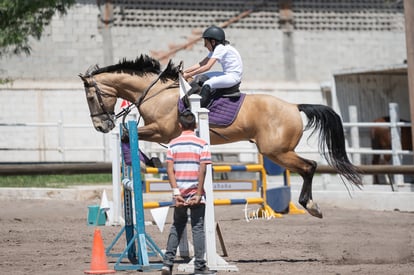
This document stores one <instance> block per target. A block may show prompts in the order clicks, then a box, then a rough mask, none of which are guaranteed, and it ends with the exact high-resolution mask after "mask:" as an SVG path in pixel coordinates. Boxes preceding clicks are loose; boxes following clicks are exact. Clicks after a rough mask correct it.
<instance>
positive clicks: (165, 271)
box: [161, 265, 172, 275]
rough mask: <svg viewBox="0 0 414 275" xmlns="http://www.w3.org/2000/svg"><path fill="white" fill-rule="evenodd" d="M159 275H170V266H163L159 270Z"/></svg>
mask: <svg viewBox="0 0 414 275" xmlns="http://www.w3.org/2000/svg"><path fill="white" fill-rule="evenodd" d="M161 275H172V266H166V265H164V266H163V267H162V268H161Z"/></svg>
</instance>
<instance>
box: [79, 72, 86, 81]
mask: <svg viewBox="0 0 414 275" xmlns="http://www.w3.org/2000/svg"><path fill="white" fill-rule="evenodd" d="M78 76H79V77H80V78H81V79H82V81H83V82H86V78H85V76H84V75H83V74H78Z"/></svg>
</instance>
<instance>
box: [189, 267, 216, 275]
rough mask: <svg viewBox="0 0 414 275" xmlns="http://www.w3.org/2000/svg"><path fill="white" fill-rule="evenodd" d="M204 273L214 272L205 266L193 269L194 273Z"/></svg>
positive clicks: (196, 274) (200, 274)
mask: <svg viewBox="0 0 414 275" xmlns="http://www.w3.org/2000/svg"><path fill="white" fill-rule="evenodd" d="M206 274H216V272H215V271H213V270H210V269H208V268H207V267H205V268H203V269H194V275H206Z"/></svg>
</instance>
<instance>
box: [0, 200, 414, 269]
mask: <svg viewBox="0 0 414 275" xmlns="http://www.w3.org/2000/svg"><path fill="white" fill-rule="evenodd" d="M93 203H94V202H91V201H58V200H0V236H1V237H0V243H1V246H0V247H1V249H0V274H14V275H19V274H44V275H47V274H68V275H71V274H83V273H84V270H88V269H90V262H91V251H92V242H93V236H94V232H95V229H96V227H94V226H87V218H86V217H87V212H88V208H87V206H88V205H90V204H93ZM320 206H321V208H322V210H323V212H324V218H323V219H317V218H314V217H311V216H310V215H308V214H304V215H284V217H283V218H278V219H272V220H254V221H251V222H247V221H246V220H245V219H244V211H243V209H244V206H242V205H235V206H218V207H216V210H215V213H216V220H217V221H218V222H219V224H220V227H221V230H222V233H223V237H224V242H225V246H226V248H227V251H228V254H229V255H228V256H227V257H224V259H225V260H226V261H227V262H228V263H229V264H230V265H235V266H237V268H238V269H239V272H225V271H220V272H218V273H217V274H225V273H226V274H228V273H233V274H301V273H302V274H303V273H305V274H413V272H414V213H407V212H399V211H392V212H391V211H390V212H386V211H385V212H384V211H370V210H361V211H357V210H344V209H339V208H333V207H329V206H328V205H320ZM170 212H171V211H170ZM145 220H151V216H150V214H149V212H148V210H146V217H145ZM170 224H171V215H169V217H168V219H167V224H166V229H165V230H164V232H163V233H161V232H159V230H158V228H157V226H155V225H148V226H147V227H146V231H147V233H148V234H149V235H150V236H151V237H152V238H153V239H154V241H155V243H156V244H157V245H158V246H159V247H160V248H161V249H163V248H164V246H165V244H166V239H167V236H168V229H169V226H170ZM99 229H100V230H101V232H102V236H103V240H104V243H105V247H107V246H108V245H109V244H110V243H111V242H112V240H114V238H115V236H116V235H117V234H118V233H119V232H120V231H121V229H122V227H121V226H101V227H99ZM119 243H120V244H119V245H120V246H121V247H122V246H123V245H125V238H124V236H122V238H121V241H119ZM217 248H218V253H219V254H221V253H222V250H221V247H220V244H219V243H218V244H217ZM121 249H122V248H121ZM116 260H117V259H116V258H112V257H108V264H109V267H110V268H113V266H114V263H115V262H116ZM151 260H154V261H157V260H158V259H157V258H154V259H153V258H151ZM136 273H138V272H137V271H117V274H136ZM159 273H160V272H159V271H151V272H145V274H159ZM174 274H186V273H184V272H179V271H177V266H175V267H174ZM187 274H188V273H187Z"/></svg>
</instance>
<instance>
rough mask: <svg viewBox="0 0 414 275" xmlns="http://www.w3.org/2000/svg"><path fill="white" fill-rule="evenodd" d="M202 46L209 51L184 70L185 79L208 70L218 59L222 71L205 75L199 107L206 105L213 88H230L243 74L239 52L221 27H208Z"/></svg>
mask: <svg viewBox="0 0 414 275" xmlns="http://www.w3.org/2000/svg"><path fill="white" fill-rule="evenodd" d="M203 38H204V47H206V48H207V49H208V51H209V54H208V55H207V57H205V58H204V59H203V60H202V61H200V62H199V63H197V64H195V65H193V66H191V67H190V68H188V69H186V70H184V75H183V77H184V78H185V79H187V78H189V77H193V76H195V75H199V74H202V73H205V72H207V71H209V70H210V69H211V68H212V67H213V65H214V64H215V63H216V61H218V62H219V63H220V64H221V66H222V68H223V71H222V72H210V73H207V74H206V75H207V76H209V77H210V79H209V80H207V81H206V82H204V85H203V87H201V92H200V95H201V97H202V98H201V107H206V105H207V104H208V103H209V102H210V98H211V91H212V90H213V89H221V88H230V87H233V86H235V85H237V84H239V83H240V82H241V79H242V75H243V62H242V59H241V56H240V54H239V52H238V51H237V50H236V48H234V47H233V46H231V45H230V43H229V42H228V41H227V40H226V35H225V33H224V31H223V29H222V28H220V27H217V26H211V27H208V28H207V29H206V30H205V31H204V33H203Z"/></svg>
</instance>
